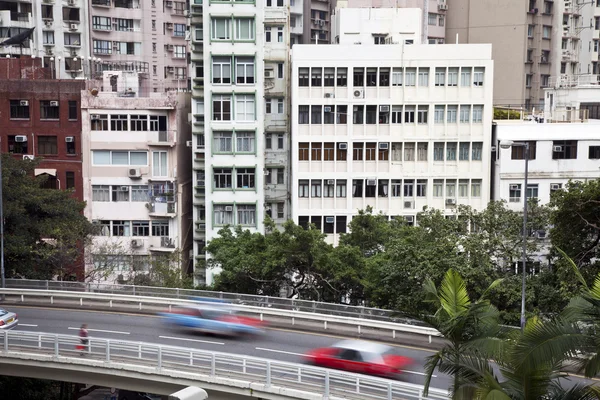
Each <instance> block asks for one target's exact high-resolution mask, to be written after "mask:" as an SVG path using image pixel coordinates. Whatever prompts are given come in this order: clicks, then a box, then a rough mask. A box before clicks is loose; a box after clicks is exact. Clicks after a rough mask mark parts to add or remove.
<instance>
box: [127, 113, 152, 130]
mask: <svg viewBox="0 0 600 400" xmlns="http://www.w3.org/2000/svg"><path fill="white" fill-rule="evenodd" d="M129 118H130V119H131V130H132V131H136V132H146V131H147V130H148V116H147V115H130V116H129Z"/></svg>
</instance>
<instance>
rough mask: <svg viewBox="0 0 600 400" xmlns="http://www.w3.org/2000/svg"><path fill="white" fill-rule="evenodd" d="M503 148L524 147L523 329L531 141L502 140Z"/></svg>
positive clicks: (522, 326)
mask: <svg viewBox="0 0 600 400" xmlns="http://www.w3.org/2000/svg"><path fill="white" fill-rule="evenodd" d="M500 147H501V148H502V149H510V148H512V147H523V153H524V154H523V156H524V158H525V187H524V188H523V232H522V235H523V255H522V258H523V259H522V263H523V271H522V272H523V274H522V284H521V331H523V330H524V329H525V322H527V319H526V318H525V279H526V278H527V269H526V266H527V174H528V172H529V142H513V141H512V140H502V141H501V142H500Z"/></svg>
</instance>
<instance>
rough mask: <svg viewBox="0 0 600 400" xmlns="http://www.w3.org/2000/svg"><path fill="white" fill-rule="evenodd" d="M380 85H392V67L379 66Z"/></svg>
mask: <svg viewBox="0 0 600 400" xmlns="http://www.w3.org/2000/svg"><path fill="white" fill-rule="evenodd" d="M379 86H383V87H387V86H390V69H389V68H379Z"/></svg>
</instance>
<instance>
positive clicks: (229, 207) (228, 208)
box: [225, 206, 233, 212]
mask: <svg viewBox="0 0 600 400" xmlns="http://www.w3.org/2000/svg"><path fill="white" fill-rule="evenodd" d="M225 211H229V212H230V211H233V206H225Z"/></svg>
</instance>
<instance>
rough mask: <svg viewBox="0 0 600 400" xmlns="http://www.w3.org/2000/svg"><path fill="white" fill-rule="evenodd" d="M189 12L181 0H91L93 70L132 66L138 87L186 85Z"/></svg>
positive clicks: (161, 88) (162, 89) (160, 89)
mask: <svg viewBox="0 0 600 400" xmlns="http://www.w3.org/2000/svg"><path fill="white" fill-rule="evenodd" d="M76 1H77V0H76ZM188 13H189V9H188V5H187V3H186V2H185V1H175V0H151V1H141V0H91V3H90V13H89V14H90V15H89V26H90V29H91V52H92V56H93V57H94V58H96V59H97V60H98V59H99V60H100V61H99V62H97V65H96V68H95V72H99V73H100V74H101V72H102V71H135V72H137V73H138V75H139V76H140V78H141V83H140V87H141V90H142V91H154V92H165V91H184V90H187V88H188V66H189V62H188V51H189V46H188V40H189V32H188V30H189V29H188V28H189V26H188V25H189V24H188Z"/></svg>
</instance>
